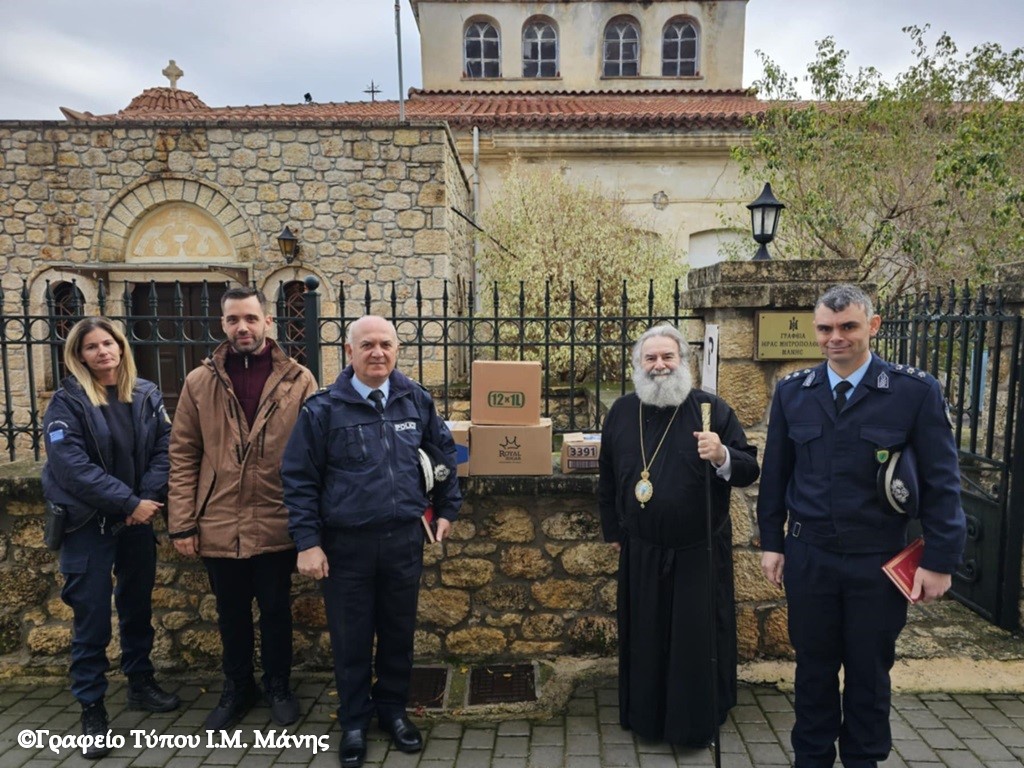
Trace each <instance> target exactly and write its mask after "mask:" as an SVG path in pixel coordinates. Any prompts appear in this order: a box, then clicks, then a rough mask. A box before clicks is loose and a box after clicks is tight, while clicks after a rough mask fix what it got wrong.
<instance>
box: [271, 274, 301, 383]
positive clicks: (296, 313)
mask: <svg viewBox="0 0 1024 768" xmlns="http://www.w3.org/2000/svg"><path fill="white" fill-rule="evenodd" d="M305 292H306V286H305V285H304V284H303V282H302V281H301V280H289V281H288V282H287V283H284V284H283V285H282V286H281V290H280V292H279V293H278V295H277V343H278V344H279V345H280V346H281V349H283V350H284V353H285V354H286V355H288V356H289V357H291V358H293V359H294V360H295V361H296V362H299V363H302V364H303V365H305V363H306V325H305V322H304V318H305V315H306V300H305V298H304V297H303V294H304V293H305Z"/></svg>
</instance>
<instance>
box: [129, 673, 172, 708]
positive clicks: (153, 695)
mask: <svg viewBox="0 0 1024 768" xmlns="http://www.w3.org/2000/svg"><path fill="white" fill-rule="evenodd" d="M179 704H181V699H179V698H178V697H177V696H176V695H175V694H173V693H168V692H167V691H165V690H164V689H163V688H161V687H160V686H159V685H157V682H156V680H154V679H153V675H152V674H148V675H139V676H138V677H134V676H133V677H131V678H130V679H129V680H128V709H136V710H139V709H141V710H143V711H145V712H171V711H173V710H175V709H177V708H178V705H179Z"/></svg>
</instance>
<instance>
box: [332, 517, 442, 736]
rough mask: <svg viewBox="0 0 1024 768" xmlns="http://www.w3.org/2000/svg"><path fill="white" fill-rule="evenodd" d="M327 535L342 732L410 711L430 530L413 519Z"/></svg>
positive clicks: (335, 668)
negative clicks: (418, 610) (380, 527)
mask: <svg viewBox="0 0 1024 768" xmlns="http://www.w3.org/2000/svg"><path fill="white" fill-rule="evenodd" d="M324 533H325V535H324V541H323V548H324V552H325V553H326V554H327V564H328V569H329V573H328V576H327V578H326V579H324V580H323V581H322V582H321V588H322V589H323V593H324V605H325V607H326V609H327V623H328V626H329V627H330V632H331V649H332V651H333V653H334V677H335V682H336V684H337V686H338V724H339V725H340V726H341V729H342V730H354V729H357V728H366V727H368V726H369V724H370V720H371V719H372V718H373V715H374V712H376V714H377V717H378V718H379V719H380V720H382V721H385V722H386V721H388V720H391V719H393V718H395V717H399V716H401V715H403V714H405V707H406V704H407V703H408V701H409V678H410V676H411V674H412V652H413V634H414V632H415V629H416V603H417V600H418V597H419V587H420V574H421V573H422V571H423V526H422V525H421V524H420V521H419V520H413V521H411V522H408V523H403V524H401V525H400V526H399V527H396V528H394V529H392V530H386V531H365V530H359V529H348V530H340V531H330V530H329V531H325V532H324ZM375 637H376V640H377V653H376V657H375V658H374V655H373V641H374V638H375ZM374 673H375V674H376V680H375V681H373V684H372V687H371V679H372V676H373V674H374Z"/></svg>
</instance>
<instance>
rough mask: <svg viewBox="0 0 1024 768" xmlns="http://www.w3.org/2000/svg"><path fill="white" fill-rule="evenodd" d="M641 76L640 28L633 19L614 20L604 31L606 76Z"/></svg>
mask: <svg viewBox="0 0 1024 768" xmlns="http://www.w3.org/2000/svg"><path fill="white" fill-rule="evenodd" d="M638 74H640V28H639V27H638V26H637V23H636V22H635V21H633V20H632V19H628V18H623V19H612V20H611V21H610V22H609V23H608V26H607V27H605V30H604V76H605V77H636V76H637V75H638Z"/></svg>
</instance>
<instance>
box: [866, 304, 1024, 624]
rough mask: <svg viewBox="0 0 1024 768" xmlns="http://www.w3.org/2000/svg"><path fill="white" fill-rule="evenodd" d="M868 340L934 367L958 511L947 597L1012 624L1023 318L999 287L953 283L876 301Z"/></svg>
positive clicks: (1018, 530)
mask: <svg viewBox="0 0 1024 768" xmlns="http://www.w3.org/2000/svg"><path fill="white" fill-rule="evenodd" d="M880 314H881V315H882V327H881V330H880V331H879V334H878V337H877V339H876V349H877V351H878V353H879V354H880V355H881V356H882V357H883V358H885V359H887V360H889V361H891V362H896V363H905V364H907V365H911V366H914V367H917V368H921V369H922V370H925V371H928V372H929V373H931V374H932V375H934V376H935V377H936V378H937V379H938V380H939V382H940V383H941V384H942V386H943V389H944V392H945V396H946V400H947V402H948V404H949V414H950V422H951V426H952V429H953V433H954V437H955V439H956V444H957V446H958V447H959V453H960V476H961V499H962V501H963V507H964V512H965V513H966V515H967V547H966V551H965V554H964V562H963V565H962V566H961V567H960V569H959V570H958V571H957V572H956V574H954V577H953V587H952V590H951V592H952V594H953V596H954V597H955V598H956V599H957V600H959V601H960V602H962V603H964V604H965V605H967V606H968V607H970V608H971V609H973V610H974V611H976V612H977V613H978V614H980V615H981V616H983V617H985V618H986V619H988V620H989V621H991V622H992V623H994V624H996V625H998V626H1000V627H1002V628H1004V629H1009V630H1015V629H1018V628H1019V626H1020V616H1019V600H1020V592H1021V541H1022V537H1024V443H1022V442H1021V441H1022V435H1021V434H1020V433H1021V426H1022V424H1024V413H1022V411H1021V408H1022V397H1021V394H1022V393H1021V389H1022V388H1021V365H1022V362H1024V361H1022V359H1021V332H1022V319H1021V317H1020V316H1017V315H1010V314H1007V313H1006V312H1005V311H1004V307H1003V300H1002V295H1001V294H999V293H997V294H995V295H994V296H990V295H987V294H986V291H985V289H984V288H982V289H981V290H980V291H978V292H977V294H976V295H973V296H972V294H971V291H970V288H969V286H966V285H965V286H964V287H963V288H962V289H961V290H960V291H959V292H958V291H957V289H956V287H955V286H952V287H950V289H949V290H948V291H946V292H945V293H944V292H943V291H941V290H939V291H936V292H935V293H934V294H925V295H922V296H918V297H914V298H904V299H903V300H902V301H900V300H896V301H892V302H889V303H887V304H884V305H883V306H882V307H881V309H880Z"/></svg>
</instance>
